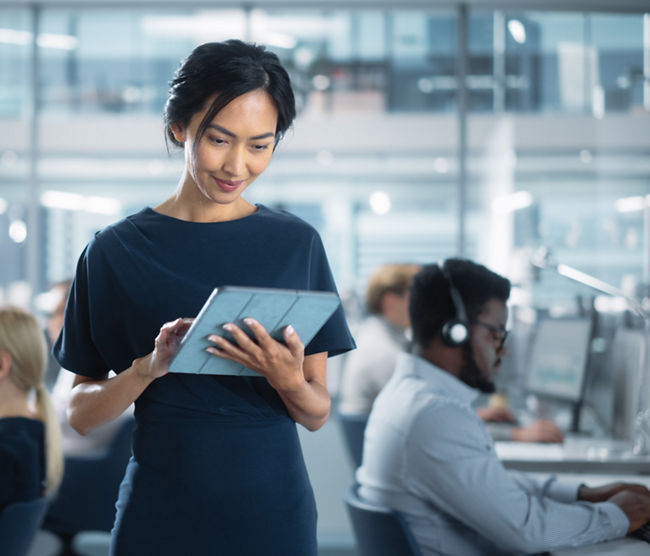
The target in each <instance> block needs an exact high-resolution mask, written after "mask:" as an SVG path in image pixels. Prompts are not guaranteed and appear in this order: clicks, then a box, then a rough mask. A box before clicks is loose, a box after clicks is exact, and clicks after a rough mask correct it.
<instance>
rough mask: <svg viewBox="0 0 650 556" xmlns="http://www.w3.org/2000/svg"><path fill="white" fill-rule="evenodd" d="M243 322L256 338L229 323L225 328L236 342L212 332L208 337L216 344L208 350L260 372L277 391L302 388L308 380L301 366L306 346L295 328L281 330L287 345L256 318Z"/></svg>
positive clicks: (289, 327)
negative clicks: (272, 334) (274, 337)
mask: <svg viewBox="0 0 650 556" xmlns="http://www.w3.org/2000/svg"><path fill="white" fill-rule="evenodd" d="M244 323H245V324H246V326H247V327H248V328H249V329H250V331H251V332H252V333H253V336H254V337H255V341H253V340H251V339H250V338H249V337H248V334H246V333H245V332H244V331H243V330H242V329H241V328H239V327H238V326H236V325H235V324H233V323H227V324H224V325H223V328H224V330H226V331H227V332H228V333H230V334H231V335H232V337H233V338H234V340H235V342H236V343H232V342H230V341H228V340H227V339H225V338H223V337H222V336H218V335H216V334H212V335H210V336H208V340H209V341H210V342H212V343H214V344H215V345H216V347H209V348H207V351H208V352H210V353H211V354H212V355H216V356H217V357H223V358H224V359H230V360H231V361H236V362H237V363H241V364H242V365H244V366H245V367H247V368H249V369H252V370H254V371H257V372H258V373H260V374H261V375H263V376H265V377H266V379H267V380H268V381H269V384H270V385H271V386H273V388H275V389H276V390H278V391H292V390H297V389H299V388H301V387H302V385H303V383H304V381H305V377H304V374H303V368H302V366H303V362H304V360H305V346H304V345H303V343H302V341H301V340H300V338H299V337H298V334H297V333H296V331H295V330H294V329H293V327H292V326H286V327H285V328H284V330H283V331H282V336H283V338H284V341H285V342H286V345H285V344H282V343H281V342H278V341H277V340H275V339H273V338H272V337H271V336H270V335H269V333H268V332H267V331H266V330H265V329H264V327H263V326H262V325H261V324H260V323H259V322H257V321H256V320H255V319H250V318H248V319H244Z"/></svg>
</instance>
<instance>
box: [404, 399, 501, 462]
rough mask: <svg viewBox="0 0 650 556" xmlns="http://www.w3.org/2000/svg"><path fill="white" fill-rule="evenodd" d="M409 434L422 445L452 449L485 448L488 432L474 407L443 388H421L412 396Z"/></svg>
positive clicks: (481, 450) (456, 450) (455, 451)
mask: <svg viewBox="0 0 650 556" xmlns="http://www.w3.org/2000/svg"><path fill="white" fill-rule="evenodd" d="M410 436H411V439H412V440H413V442H415V443H417V444H419V445H420V446H421V447H422V448H423V449H425V450H426V449H427V446H428V447H431V448H432V449H433V450H438V449H440V450H441V452H442V451H444V448H445V447H446V448H448V449H450V450H452V453H456V454H457V455H460V454H467V453H472V452H475V451H476V450H478V451H480V452H481V453H484V452H485V448H486V447H487V448H489V444H490V440H489V434H488V433H487V431H486V429H485V425H484V424H483V422H482V421H481V420H480V418H479V417H478V415H477V414H476V412H475V411H474V410H473V408H472V407H471V406H470V405H468V404H467V403H464V402H462V401H461V400H458V399H456V398H452V397H449V396H446V395H444V394H443V393H440V392H435V391H434V392H432V391H426V390H420V391H419V392H418V394H417V395H416V396H415V397H414V400H413V419H412V420H411V427H410Z"/></svg>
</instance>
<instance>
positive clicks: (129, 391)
mask: <svg viewBox="0 0 650 556" xmlns="http://www.w3.org/2000/svg"><path fill="white" fill-rule="evenodd" d="M149 358H150V356H149V355H148V356H146V357H142V358H139V359H136V360H135V361H134V362H133V364H132V365H131V366H130V367H129V368H128V369H125V370H124V371H122V372H121V373H120V374H118V375H117V376H114V377H112V378H105V379H101V380H85V381H83V382H80V383H78V384H77V385H76V386H75V387H74V388H73V389H72V392H71V394H70V401H69V404H68V410H67V413H68V421H69V422H70V426H71V427H72V428H73V429H75V430H76V431H77V432H78V433H79V434H82V435H85V434H88V433H89V432H90V431H92V430H93V429H95V428H96V427H99V426H100V425H103V424H105V423H108V422H110V421H113V420H114V419H116V418H117V417H119V416H120V415H121V414H122V413H123V412H124V411H125V410H126V408H127V407H129V406H130V405H131V404H132V403H133V402H134V401H135V400H136V399H137V398H138V397H139V396H140V394H142V392H144V390H145V389H146V388H147V386H149V384H151V382H152V381H153V380H154V378H153V377H151V376H149V375H147V373H146V372H144V370H143V367H145V366H146V365H148V361H149Z"/></svg>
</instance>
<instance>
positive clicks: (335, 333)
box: [305, 233, 356, 357]
mask: <svg viewBox="0 0 650 556" xmlns="http://www.w3.org/2000/svg"><path fill="white" fill-rule="evenodd" d="M308 284H309V286H308V288H309V289H310V290H314V291H329V292H334V293H336V294H338V291H337V289H336V283H335V282H334V277H333V275H332V271H331V269H330V265H329V261H328V260H327V254H326V253H325V248H324V247H323V242H322V240H321V238H320V236H319V235H318V234H317V233H314V236H313V238H312V241H311V245H310V253H309V276H308ZM355 347H356V345H355V343H354V339H353V338H352V334H351V333H350V329H349V328H348V324H347V321H346V318H345V312H344V310H343V305H339V307H338V309H336V311H335V312H334V314H333V315H332V316H331V317H330V318H329V320H328V321H327V322H326V323H325V325H324V326H323V327H322V328H321V329H320V331H319V332H318V333H317V334H316V336H314V338H313V339H312V341H311V342H309V344H308V345H307V346H305V355H310V354H314V353H321V352H323V351H326V352H328V356H330V357H331V356H333V355H339V354H341V353H345V352H346V351H349V350H351V349H354V348H355Z"/></svg>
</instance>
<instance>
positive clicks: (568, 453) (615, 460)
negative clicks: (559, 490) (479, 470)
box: [495, 435, 650, 475]
mask: <svg viewBox="0 0 650 556" xmlns="http://www.w3.org/2000/svg"><path fill="white" fill-rule="evenodd" d="M495 450H496V453H497V455H498V456H499V459H500V460H501V461H502V462H503V465H504V466H505V467H506V468H507V469H517V470H518V471H528V472H546V473H616V474H623V475H633V474H637V473H638V474H647V475H650V456H637V455H634V454H633V453H632V442H630V441H626V440H614V439H610V438H593V437H585V436H572V435H567V436H566V438H565V440H564V442H563V443H562V444H538V443H526V442H495Z"/></svg>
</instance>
